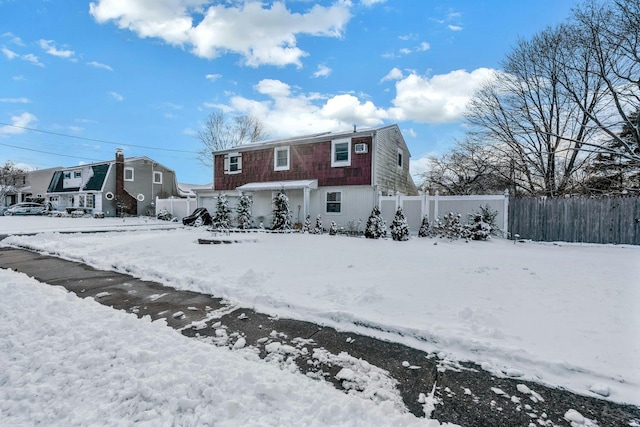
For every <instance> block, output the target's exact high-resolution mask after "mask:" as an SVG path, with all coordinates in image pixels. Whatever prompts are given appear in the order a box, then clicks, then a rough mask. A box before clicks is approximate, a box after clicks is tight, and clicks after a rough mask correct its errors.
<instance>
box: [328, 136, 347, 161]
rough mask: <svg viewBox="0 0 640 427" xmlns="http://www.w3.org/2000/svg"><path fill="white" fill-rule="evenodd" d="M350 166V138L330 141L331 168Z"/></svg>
mask: <svg viewBox="0 0 640 427" xmlns="http://www.w3.org/2000/svg"><path fill="white" fill-rule="evenodd" d="M341 166H351V138H345V139H336V140H333V141H331V167H334V168H335V167H341Z"/></svg>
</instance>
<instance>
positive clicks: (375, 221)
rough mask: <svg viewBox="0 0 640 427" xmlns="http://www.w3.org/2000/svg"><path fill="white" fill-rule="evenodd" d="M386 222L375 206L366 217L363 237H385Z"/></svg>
mask: <svg viewBox="0 0 640 427" xmlns="http://www.w3.org/2000/svg"><path fill="white" fill-rule="evenodd" d="M386 235H387V224H386V222H385V220H384V218H382V213H381V212H380V208H379V207H378V206H375V207H374V208H373V210H372V211H371V215H369V219H367V226H366V228H365V230H364V237H366V238H367V239H379V238H380V237H386Z"/></svg>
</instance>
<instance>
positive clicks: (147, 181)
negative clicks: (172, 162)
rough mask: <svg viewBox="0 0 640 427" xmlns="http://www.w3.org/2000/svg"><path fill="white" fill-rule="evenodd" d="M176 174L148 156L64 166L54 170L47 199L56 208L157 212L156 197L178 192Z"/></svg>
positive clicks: (113, 213)
mask: <svg viewBox="0 0 640 427" xmlns="http://www.w3.org/2000/svg"><path fill="white" fill-rule="evenodd" d="M178 195H179V190H178V183H177V180H176V174H175V172H174V171H173V170H172V169H169V168H167V167H166V166H164V165H162V164H160V163H158V162H156V161H154V160H152V159H150V158H148V157H130V158H126V159H125V157H124V154H123V153H122V150H120V149H118V150H117V151H116V156H115V160H113V161H108V162H100V163H91V164H87V165H81V166H75V167H70V168H64V169H61V170H58V171H55V172H54V173H53V176H52V177H51V181H50V182H49V186H48V188H47V192H46V197H45V198H46V201H48V202H49V203H51V205H52V207H53V209H54V210H66V211H68V212H71V211H74V210H84V211H85V212H88V213H97V212H102V213H104V215H106V216H118V215H154V214H155V198H156V197H162V198H166V197H171V196H176V197H177V196H178Z"/></svg>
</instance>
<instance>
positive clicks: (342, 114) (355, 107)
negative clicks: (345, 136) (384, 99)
mask: <svg viewBox="0 0 640 427" xmlns="http://www.w3.org/2000/svg"><path fill="white" fill-rule="evenodd" d="M320 114H322V115H323V116H324V117H329V118H333V119H337V120H340V121H341V122H346V123H352V124H357V125H362V126H376V125H379V124H382V123H383V121H384V119H386V118H388V114H387V112H386V111H385V110H384V109H382V108H377V107H376V106H375V105H374V104H373V102H371V101H366V102H364V103H361V102H360V100H359V99H358V98H356V97H355V96H353V95H337V96H334V97H333V98H331V99H329V100H327V103H326V104H325V105H324V106H323V107H322V109H321V110H320Z"/></svg>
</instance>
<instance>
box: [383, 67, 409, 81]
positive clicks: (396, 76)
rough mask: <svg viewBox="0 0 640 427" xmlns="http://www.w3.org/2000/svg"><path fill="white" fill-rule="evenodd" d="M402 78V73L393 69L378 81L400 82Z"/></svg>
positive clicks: (397, 69)
mask: <svg viewBox="0 0 640 427" xmlns="http://www.w3.org/2000/svg"><path fill="white" fill-rule="evenodd" d="M403 77H404V75H403V74H402V71H400V69H399V68H393V69H392V70H391V71H389V72H388V73H387V75H386V76H384V77H383V78H382V79H380V82H386V81H387V80H400V79H401V78H403Z"/></svg>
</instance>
